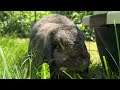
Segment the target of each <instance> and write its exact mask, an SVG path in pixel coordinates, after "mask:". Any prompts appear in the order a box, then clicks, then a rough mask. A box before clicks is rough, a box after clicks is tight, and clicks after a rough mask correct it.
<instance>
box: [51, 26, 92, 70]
mask: <svg viewBox="0 0 120 90" xmlns="http://www.w3.org/2000/svg"><path fill="white" fill-rule="evenodd" d="M84 41H85V39H84V35H83V33H82V32H81V31H80V30H79V29H78V28H77V27H74V26H66V27H62V28H60V29H59V30H57V32H56V33H54V35H53V42H54V46H55V48H54V60H55V64H56V65H57V66H58V67H65V68H68V69H70V70H79V71H84V70H85V69H87V68H88V66H89V64H90V56H89V53H88V52H87V48H86V45H85V42H84Z"/></svg>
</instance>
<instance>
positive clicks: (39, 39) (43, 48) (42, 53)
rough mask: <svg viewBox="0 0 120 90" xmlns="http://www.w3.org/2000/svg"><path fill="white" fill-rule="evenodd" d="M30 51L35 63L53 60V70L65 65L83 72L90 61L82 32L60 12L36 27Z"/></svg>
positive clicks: (38, 23) (32, 33)
mask: <svg viewBox="0 0 120 90" xmlns="http://www.w3.org/2000/svg"><path fill="white" fill-rule="evenodd" d="M28 53H29V54H32V55H33V56H34V58H33V62H34V63H35V64H36V65H41V64H42V63H43V62H45V61H47V62H48V63H49V62H51V64H50V68H51V69H52V67H54V68H60V67H65V68H68V69H70V70H79V71H81V72H83V71H84V70H86V69H87V68H88V67H89V64H90V56H89V53H88V51H87V48H86V45H85V38H84V35H83V33H82V31H81V30H79V28H78V27H77V26H76V25H75V24H74V23H73V22H72V21H71V20H69V19H68V18H67V17H65V16H63V15H58V14H51V15H48V16H45V17H43V18H42V19H41V20H40V21H38V22H37V23H36V24H35V25H34V26H33V28H32V30H31V34H30V43H29V49H28ZM51 71H52V72H51V73H53V71H54V70H51Z"/></svg>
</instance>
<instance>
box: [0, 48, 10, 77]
mask: <svg viewBox="0 0 120 90" xmlns="http://www.w3.org/2000/svg"><path fill="white" fill-rule="evenodd" d="M0 55H1V57H2V60H3V63H4V67H5V71H6V74H7V75H8V78H9V79H11V74H10V72H9V69H8V66H7V63H6V60H5V58H4V54H3V50H2V48H1V47H0Z"/></svg>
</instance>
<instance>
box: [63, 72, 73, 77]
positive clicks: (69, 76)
mask: <svg viewBox="0 0 120 90" xmlns="http://www.w3.org/2000/svg"><path fill="white" fill-rule="evenodd" d="M62 72H63V73H65V74H66V75H67V76H69V77H70V79H74V78H73V77H72V76H70V74H68V73H67V72H65V71H62Z"/></svg>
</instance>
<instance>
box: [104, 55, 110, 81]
mask: <svg viewBox="0 0 120 90" xmlns="http://www.w3.org/2000/svg"><path fill="white" fill-rule="evenodd" d="M103 61H104V65H105V70H106V74H107V78H108V79H110V74H109V71H108V66H107V62H106V59H105V56H103Z"/></svg>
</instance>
